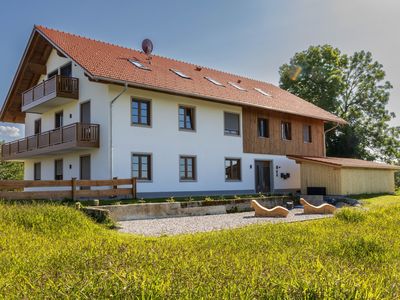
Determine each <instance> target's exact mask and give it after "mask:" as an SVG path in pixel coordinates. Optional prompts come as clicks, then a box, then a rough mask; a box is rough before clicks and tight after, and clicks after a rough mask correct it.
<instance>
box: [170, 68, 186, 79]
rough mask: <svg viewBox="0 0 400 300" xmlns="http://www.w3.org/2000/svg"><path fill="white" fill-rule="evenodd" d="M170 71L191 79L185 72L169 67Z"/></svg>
mask: <svg viewBox="0 0 400 300" xmlns="http://www.w3.org/2000/svg"><path fill="white" fill-rule="evenodd" d="M169 70H170V71H171V72H174V73H175V74H176V75H178V76H179V77H182V78H185V79H191V78H190V76H188V75H186V74H185V73H182V72H181V71H178V70H175V69H169Z"/></svg>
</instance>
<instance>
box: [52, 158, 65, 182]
mask: <svg viewBox="0 0 400 300" xmlns="http://www.w3.org/2000/svg"><path fill="white" fill-rule="evenodd" d="M54 179H55V180H63V160H62V159H56V160H55V161H54Z"/></svg>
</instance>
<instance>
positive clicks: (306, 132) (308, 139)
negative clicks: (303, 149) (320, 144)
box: [303, 125, 312, 143]
mask: <svg viewBox="0 0 400 300" xmlns="http://www.w3.org/2000/svg"><path fill="white" fill-rule="evenodd" d="M303 141H304V143H312V134H311V125H303Z"/></svg>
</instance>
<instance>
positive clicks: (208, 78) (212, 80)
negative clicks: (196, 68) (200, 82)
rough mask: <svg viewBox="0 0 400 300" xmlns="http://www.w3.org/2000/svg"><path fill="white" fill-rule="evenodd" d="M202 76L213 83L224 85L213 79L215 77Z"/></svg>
mask: <svg viewBox="0 0 400 300" xmlns="http://www.w3.org/2000/svg"><path fill="white" fill-rule="evenodd" d="M204 78H205V79H207V80H208V81H210V82H212V83H214V84H215V85H219V86H224V85H223V84H222V83H221V82H219V81H217V80H215V79H213V78H211V77H207V76H205V77H204Z"/></svg>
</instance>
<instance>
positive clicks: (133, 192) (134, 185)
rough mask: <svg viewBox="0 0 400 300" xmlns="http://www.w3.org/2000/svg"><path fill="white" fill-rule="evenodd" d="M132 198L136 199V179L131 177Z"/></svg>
mask: <svg viewBox="0 0 400 300" xmlns="http://www.w3.org/2000/svg"><path fill="white" fill-rule="evenodd" d="M132 198H133V199H136V198H137V195H136V178H135V177H132Z"/></svg>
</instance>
